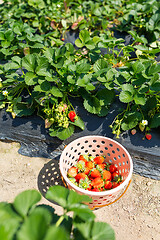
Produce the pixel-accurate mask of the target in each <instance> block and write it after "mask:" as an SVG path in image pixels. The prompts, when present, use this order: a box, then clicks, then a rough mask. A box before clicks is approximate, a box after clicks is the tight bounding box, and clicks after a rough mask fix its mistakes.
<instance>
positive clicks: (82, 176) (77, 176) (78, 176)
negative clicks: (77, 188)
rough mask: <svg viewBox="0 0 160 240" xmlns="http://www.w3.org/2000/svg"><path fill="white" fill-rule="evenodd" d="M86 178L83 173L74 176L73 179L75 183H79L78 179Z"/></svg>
mask: <svg viewBox="0 0 160 240" xmlns="http://www.w3.org/2000/svg"><path fill="white" fill-rule="evenodd" d="M86 177H87V175H86V174H85V173H78V174H77V175H76V176H75V179H76V181H77V182H79V181H80V179H83V180H84V179H85V178H86Z"/></svg>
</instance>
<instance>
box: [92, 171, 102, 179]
mask: <svg viewBox="0 0 160 240" xmlns="http://www.w3.org/2000/svg"><path fill="white" fill-rule="evenodd" d="M91 177H92V178H97V177H101V173H100V172H99V171H98V170H97V169H93V170H92V172H91Z"/></svg>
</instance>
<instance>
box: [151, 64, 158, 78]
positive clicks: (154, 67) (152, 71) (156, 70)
mask: <svg viewBox="0 0 160 240" xmlns="http://www.w3.org/2000/svg"><path fill="white" fill-rule="evenodd" d="M159 72H160V64H153V65H151V66H150V68H149V70H148V74H149V75H153V74H154V73H159Z"/></svg>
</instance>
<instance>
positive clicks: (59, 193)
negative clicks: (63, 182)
mask: <svg viewBox="0 0 160 240" xmlns="http://www.w3.org/2000/svg"><path fill="white" fill-rule="evenodd" d="M69 191H70V190H69V189H68V188H65V187H62V186H58V185H55V186H52V187H50V188H49V189H48V191H47V193H46V196H45V197H46V198H47V199H49V200H52V201H54V202H56V203H58V204H59V205H60V206H62V207H63V208H66V207H67V198H68V195H69Z"/></svg>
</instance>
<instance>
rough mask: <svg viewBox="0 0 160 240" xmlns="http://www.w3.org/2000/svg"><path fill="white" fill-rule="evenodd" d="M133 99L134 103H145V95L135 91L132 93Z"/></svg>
mask: <svg viewBox="0 0 160 240" xmlns="http://www.w3.org/2000/svg"><path fill="white" fill-rule="evenodd" d="M134 101H135V103H136V104H140V105H144V104H145V103H146V98H145V95H144V94H139V93H136V94H135V95H134Z"/></svg>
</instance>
